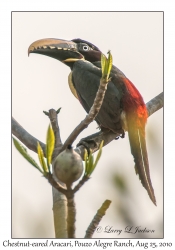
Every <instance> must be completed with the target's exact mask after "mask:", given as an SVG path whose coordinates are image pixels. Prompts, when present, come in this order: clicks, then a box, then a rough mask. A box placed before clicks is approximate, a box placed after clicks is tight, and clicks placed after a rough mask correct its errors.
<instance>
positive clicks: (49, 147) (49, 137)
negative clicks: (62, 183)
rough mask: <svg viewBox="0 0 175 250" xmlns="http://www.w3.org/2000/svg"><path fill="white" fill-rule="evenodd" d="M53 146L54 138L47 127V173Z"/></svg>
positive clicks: (50, 129) (51, 130)
mask: <svg viewBox="0 0 175 250" xmlns="http://www.w3.org/2000/svg"><path fill="white" fill-rule="evenodd" d="M54 145H55V136H54V132H53V129H52V127H51V126H50V125H49V127H48V130H47V138H46V158H47V166H48V169H49V171H50V164H51V161H52V154H53V150H54Z"/></svg>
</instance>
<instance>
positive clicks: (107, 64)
mask: <svg viewBox="0 0 175 250" xmlns="http://www.w3.org/2000/svg"><path fill="white" fill-rule="evenodd" d="M101 69H102V78H106V81H107V80H108V78H109V75H110V72H111V69H112V55H111V52H110V51H108V58H106V56H105V55H104V54H101Z"/></svg>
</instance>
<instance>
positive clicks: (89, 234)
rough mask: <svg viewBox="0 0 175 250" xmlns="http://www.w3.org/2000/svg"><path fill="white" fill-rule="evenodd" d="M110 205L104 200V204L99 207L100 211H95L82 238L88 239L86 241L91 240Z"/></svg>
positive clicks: (108, 201)
mask: <svg viewBox="0 0 175 250" xmlns="http://www.w3.org/2000/svg"><path fill="white" fill-rule="evenodd" d="M110 204H111V201H110V200H105V202H104V203H103V204H102V206H101V207H100V209H99V210H98V211H97V213H96V215H95V216H94V218H93V220H92V222H91V224H90V225H89V227H88V229H87V230H86V235H85V237H84V238H88V239H90V238H92V236H93V233H94V232H95V230H96V228H97V226H98V224H99V223H100V221H101V219H102V217H103V216H104V215H105V213H106V210H107V209H108V208H109V206H110Z"/></svg>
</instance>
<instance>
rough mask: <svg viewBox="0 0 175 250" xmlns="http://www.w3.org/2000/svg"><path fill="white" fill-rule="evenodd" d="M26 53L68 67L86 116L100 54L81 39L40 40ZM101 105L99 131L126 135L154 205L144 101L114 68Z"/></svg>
mask: <svg viewBox="0 0 175 250" xmlns="http://www.w3.org/2000/svg"><path fill="white" fill-rule="evenodd" d="M28 53H29V54H30V53H37V54H42V55H46V56H49V57H52V58H55V59H57V60H59V61H61V62H62V63H64V64H66V65H67V66H69V67H70V69H71V73H70V75H69V77H68V82H69V86H70V89H71V91H72V93H73V94H74V96H75V97H76V98H77V99H78V100H79V101H80V103H81V104H82V106H83V108H84V109H85V110H86V112H89V110H90V108H91V106H92V105H93V102H94V99H95V96H96V93H97V90H98V87H99V84H100V79H101V76H102V71H101V54H102V52H101V51H100V50H99V49H98V48H97V47H96V46H95V45H93V44H92V43H90V42H87V41H85V40H82V39H79V38H77V39H73V40H70V41H66V40H62V39H41V40H38V41H35V42H34V43H32V44H31V45H30V47H29V49H28ZM110 77H111V80H110V82H109V83H108V86H107V91H106V93H105V97H104V101H103V104H102V106H101V109H100V111H99V113H98V115H97V117H96V119H95V120H96V122H97V123H98V125H99V127H100V128H101V130H102V131H103V130H111V131H113V132H114V133H119V134H121V135H124V131H128V135H129V142H130V147H131V153H132V155H133V157H134V162H135V170H136V174H138V175H139V178H140V180H141V183H142V185H143V186H144V187H145V189H146V190H147V192H148V195H149V197H150V199H151V200H152V202H153V203H154V204H155V205H156V199H155V195H154V189H153V187H152V183H151V178H150V172H149V162H148V154H147V149H146V141H145V125H146V121H147V117H148V113H147V109H146V105H145V103H144V101H143V98H142V96H141V94H140V93H139V91H138V90H137V88H136V87H135V86H134V85H133V83H132V82H131V81H130V80H129V79H128V78H127V77H126V76H125V75H124V74H123V73H122V72H121V71H120V70H119V69H118V68H117V67H115V66H114V65H113V66H112V70H111V74H110Z"/></svg>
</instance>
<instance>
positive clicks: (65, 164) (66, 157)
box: [53, 146, 83, 185]
mask: <svg viewBox="0 0 175 250" xmlns="http://www.w3.org/2000/svg"><path fill="white" fill-rule="evenodd" d="M53 167H54V172H55V176H56V177H57V178H58V179H59V180H60V181H62V182H64V183H65V184H67V185H71V184H72V183H73V182H74V181H77V180H78V179H79V178H80V176H81V175H82V173H83V161H82V159H81V157H80V155H79V154H78V153H77V152H75V150H73V148H72V147H71V146H68V148H67V149H65V150H64V151H63V152H61V153H60V154H59V155H58V156H57V157H56V159H55V161H54V164H53Z"/></svg>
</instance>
